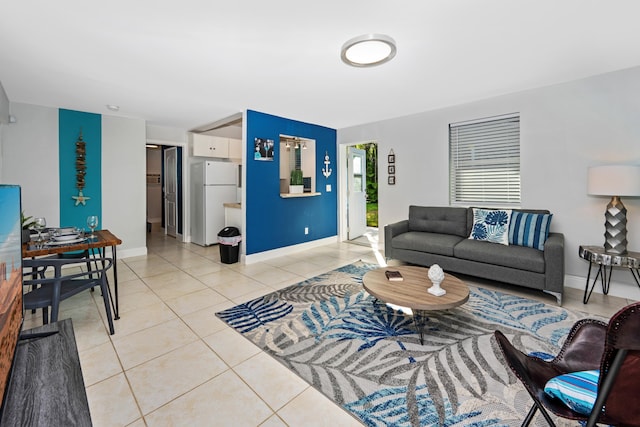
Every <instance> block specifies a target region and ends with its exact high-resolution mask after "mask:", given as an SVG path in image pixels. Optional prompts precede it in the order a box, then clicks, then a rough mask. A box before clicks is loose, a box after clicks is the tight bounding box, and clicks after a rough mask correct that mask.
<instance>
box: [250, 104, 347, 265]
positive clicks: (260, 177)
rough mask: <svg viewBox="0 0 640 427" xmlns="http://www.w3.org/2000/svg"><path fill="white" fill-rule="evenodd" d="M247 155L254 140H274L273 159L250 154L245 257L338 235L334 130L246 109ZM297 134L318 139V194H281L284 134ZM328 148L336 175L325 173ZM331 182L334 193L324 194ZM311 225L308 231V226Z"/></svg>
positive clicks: (252, 149)
mask: <svg viewBox="0 0 640 427" xmlns="http://www.w3.org/2000/svg"><path fill="white" fill-rule="evenodd" d="M246 129H247V139H246V144H247V153H253V152H254V139H255V138H266V139H272V140H273V141H275V151H274V159H273V161H272V162H265V161H256V160H253V157H252V156H251V155H248V156H247V172H246V176H247V182H246V200H245V201H244V203H246V216H247V217H246V227H247V230H246V235H247V238H246V239H245V244H246V253H247V255H250V254H255V253H259V252H264V251H268V250H272V249H278V248H282V247H286V246H291V245H296V244H300V243H305V242H309V241H313V240H318V239H323V238H327V237H332V236H336V235H337V234H338V197H337V193H336V191H337V167H336V130H335V129H330V128H327V127H323V126H318V125H313V124H309V123H304V122H299V121H295V120H289V119H285V118H282V117H277V116H272V115H269V114H264V113H260V112H257V111H251V110H248V111H247V115H246ZM281 134H283V135H290V136H298V137H301V138H309V139H314V140H315V141H316V192H319V193H321V194H320V195H319V196H313V197H300V198H288V199H287V198H282V197H280V154H281V153H280V144H279V141H280V135H281ZM325 152H327V153H328V154H329V159H330V160H331V165H330V167H331V169H333V173H332V174H331V176H330V177H329V178H325V177H324V175H323V174H322V168H323V167H324V156H325ZM327 184H331V189H332V191H331V192H329V193H327V192H326V185H327ZM305 227H309V234H308V235H305V234H304V228H305Z"/></svg>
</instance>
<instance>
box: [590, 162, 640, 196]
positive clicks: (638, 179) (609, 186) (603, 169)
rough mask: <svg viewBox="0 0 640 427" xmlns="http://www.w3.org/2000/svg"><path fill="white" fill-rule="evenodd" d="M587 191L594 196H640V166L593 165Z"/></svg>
mask: <svg viewBox="0 0 640 427" xmlns="http://www.w3.org/2000/svg"><path fill="white" fill-rule="evenodd" d="M587 193H588V194H591V195H593V196H640V166H635V165H604V166H591V167H590V168H589V170H588V173H587Z"/></svg>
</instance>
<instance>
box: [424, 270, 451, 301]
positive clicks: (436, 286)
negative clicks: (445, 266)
mask: <svg viewBox="0 0 640 427" xmlns="http://www.w3.org/2000/svg"><path fill="white" fill-rule="evenodd" d="M428 276H429V280H431V282H432V283H433V286H431V287H430V288H429V289H427V291H428V292H429V293H430V294H433V295H435V296H437V297H439V296H442V295H444V294H446V293H447V291H445V290H444V289H442V288H441V287H440V283H442V281H443V280H444V271H442V268H441V267H440V266H439V265H438V264H433V265H432V266H431V267H429V274H428Z"/></svg>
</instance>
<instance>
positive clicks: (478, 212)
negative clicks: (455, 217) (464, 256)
mask: <svg viewBox="0 0 640 427" xmlns="http://www.w3.org/2000/svg"><path fill="white" fill-rule="evenodd" d="M510 218H511V209H501V210H491V209H477V208H473V227H472V228H471V235H470V236H469V238H470V239H473V240H485V241H487V242H493V243H500V244H502V245H508V244H509V219H510Z"/></svg>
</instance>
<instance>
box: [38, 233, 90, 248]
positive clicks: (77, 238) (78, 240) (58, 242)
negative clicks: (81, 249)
mask: <svg viewBox="0 0 640 427" xmlns="http://www.w3.org/2000/svg"><path fill="white" fill-rule="evenodd" d="M58 237H63V236H58ZM73 237H74V239H71V240H54V241H53V242H51V241H50V242H47V245H49V246H57V245H71V244H73V243H81V242H84V241H85V240H87V239H86V238H85V237H80V236H77V235H76V236H73Z"/></svg>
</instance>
